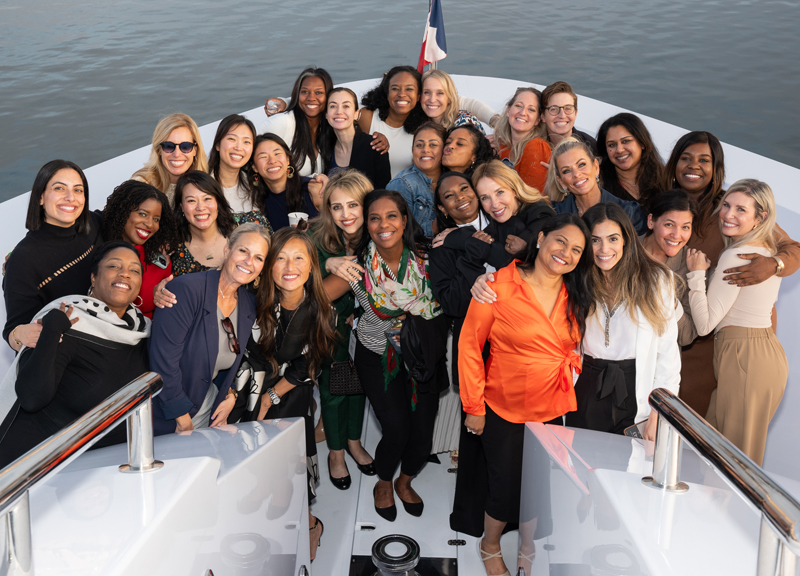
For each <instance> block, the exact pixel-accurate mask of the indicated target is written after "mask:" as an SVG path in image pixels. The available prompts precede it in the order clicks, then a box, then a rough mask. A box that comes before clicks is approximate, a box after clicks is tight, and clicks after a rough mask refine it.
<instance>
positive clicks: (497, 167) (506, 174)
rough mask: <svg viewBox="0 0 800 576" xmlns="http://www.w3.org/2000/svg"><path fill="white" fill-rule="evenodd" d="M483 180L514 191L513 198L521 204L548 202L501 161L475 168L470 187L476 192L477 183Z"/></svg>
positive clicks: (491, 161) (492, 161)
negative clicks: (489, 180)
mask: <svg viewBox="0 0 800 576" xmlns="http://www.w3.org/2000/svg"><path fill="white" fill-rule="evenodd" d="M484 178H491V179H492V180H494V181H495V182H497V183H498V184H501V185H503V186H506V187H507V188H510V189H511V190H513V191H514V196H515V197H516V198H517V200H518V201H519V202H520V203H521V204H535V203H536V202H547V204H548V205H549V204H550V201H549V200H548V199H547V197H546V196H542V194H541V193H540V192H539V191H538V190H537V189H536V188H534V187H532V186H528V185H527V184H525V182H524V181H523V180H522V178H520V175H519V174H518V173H517V171H516V170H514V169H513V168H509V167H508V166H506V165H505V164H503V162H502V161H501V160H490V161H489V162H485V163H483V164H481V165H479V166H478V167H477V168H475V172H474V173H473V174H472V187H473V188H474V189H475V190H477V189H478V182H479V181H480V180H483V179H484Z"/></svg>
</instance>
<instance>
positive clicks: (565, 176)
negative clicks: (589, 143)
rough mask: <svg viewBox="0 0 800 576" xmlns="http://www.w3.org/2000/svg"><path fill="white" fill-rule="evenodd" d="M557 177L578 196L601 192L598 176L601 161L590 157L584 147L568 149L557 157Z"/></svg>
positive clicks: (568, 189)
mask: <svg viewBox="0 0 800 576" xmlns="http://www.w3.org/2000/svg"><path fill="white" fill-rule="evenodd" d="M555 162H556V169H557V170H556V177H557V178H558V181H559V182H560V183H561V185H562V186H563V187H564V188H566V189H567V192H572V193H573V194H575V195H576V196H584V195H586V194H589V193H591V192H599V191H600V188H599V187H598V185H597V177H598V175H599V174H600V162H599V161H598V160H597V159H596V158H595V160H594V161H592V160H590V159H589V156H588V155H587V154H586V151H585V150H584V149H583V148H582V147H578V148H573V149H572V150H567V151H566V152H564V153H563V154H562V155H561V156H559V157H558V158H556V160H555Z"/></svg>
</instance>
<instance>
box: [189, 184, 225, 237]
mask: <svg viewBox="0 0 800 576" xmlns="http://www.w3.org/2000/svg"><path fill="white" fill-rule="evenodd" d="M181 210H182V211H183V215H184V216H185V217H186V221H187V222H188V223H189V226H191V227H192V228H196V229H197V230H207V229H209V228H211V227H212V226H215V225H216V223H217V199H216V198H214V197H213V196H212V195H211V194H209V193H207V192H203V191H202V190H200V189H199V188H197V187H196V186H195V185H194V184H187V185H186V186H184V187H183V197H182V198H181Z"/></svg>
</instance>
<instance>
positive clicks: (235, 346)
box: [222, 318, 239, 354]
mask: <svg viewBox="0 0 800 576" xmlns="http://www.w3.org/2000/svg"><path fill="white" fill-rule="evenodd" d="M222 329H223V330H225V334H226V335H227V336H228V347H229V348H230V350H231V352H233V353H234V354H239V340H237V339H236V332H235V331H234V330H233V322H231V319H230V318H223V319H222Z"/></svg>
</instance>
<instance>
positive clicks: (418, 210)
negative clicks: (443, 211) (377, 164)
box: [386, 166, 436, 238]
mask: <svg viewBox="0 0 800 576" xmlns="http://www.w3.org/2000/svg"><path fill="white" fill-rule="evenodd" d="M431 182H432V180H431V179H430V178H428V177H427V176H425V173H424V172H422V171H421V170H420V169H419V168H417V167H416V166H411V167H410V168H406V169H405V170H402V171H400V172H398V173H397V176H395V177H394V178H393V179H392V181H391V182H389V183H388V184H387V185H386V189H387V190H394V191H395V192H399V193H400V194H402V195H403V198H405V199H406V202H408V209H409V211H410V212H411V215H412V216H413V217H414V220H416V221H417V223H418V224H419V225H420V226H422V229H423V230H424V231H425V236H427V237H429V238H430V237H431V236H433V228H432V226H433V221H434V220H435V219H436V207H435V206H434V202H433V191H431Z"/></svg>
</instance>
